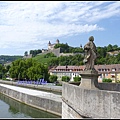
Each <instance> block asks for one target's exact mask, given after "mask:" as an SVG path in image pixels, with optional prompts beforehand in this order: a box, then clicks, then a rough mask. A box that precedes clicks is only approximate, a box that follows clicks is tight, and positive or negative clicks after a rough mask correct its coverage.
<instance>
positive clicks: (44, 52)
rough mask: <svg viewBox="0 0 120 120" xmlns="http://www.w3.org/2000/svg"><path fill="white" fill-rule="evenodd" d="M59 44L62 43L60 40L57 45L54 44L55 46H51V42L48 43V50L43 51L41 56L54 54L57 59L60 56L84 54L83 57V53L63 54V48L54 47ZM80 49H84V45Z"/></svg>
mask: <svg viewBox="0 0 120 120" xmlns="http://www.w3.org/2000/svg"><path fill="white" fill-rule="evenodd" d="M59 43H60V41H59V40H58V39H57V40H56V43H53V44H51V42H50V41H49V42H48V49H42V53H40V54H47V53H50V52H52V53H53V54H54V55H56V56H57V57H59V56H69V55H76V54H82V55H83V53H63V52H62V49H61V48H57V49H55V48H54V46H55V45H56V44H59ZM80 48H82V45H80ZM40 54H39V55H40Z"/></svg>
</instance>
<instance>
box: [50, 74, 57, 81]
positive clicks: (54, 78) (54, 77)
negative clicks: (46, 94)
mask: <svg viewBox="0 0 120 120" xmlns="http://www.w3.org/2000/svg"><path fill="white" fill-rule="evenodd" d="M57 78H58V77H57V76H56V75H50V77H49V81H50V82H52V83H54V82H56V81H57Z"/></svg>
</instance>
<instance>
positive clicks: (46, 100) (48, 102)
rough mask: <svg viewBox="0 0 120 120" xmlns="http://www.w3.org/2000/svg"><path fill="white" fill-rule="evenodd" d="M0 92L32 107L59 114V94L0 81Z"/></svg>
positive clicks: (60, 100) (60, 102) (60, 110)
mask: <svg viewBox="0 0 120 120" xmlns="http://www.w3.org/2000/svg"><path fill="white" fill-rule="evenodd" d="M0 93H2V94H4V95H6V96H9V97H11V98H13V99H15V100H17V101H19V102H22V103H24V104H27V105H30V106H32V107H35V108H38V109H41V110H44V111H47V112H50V113H52V114H55V115H59V116H61V114H62V99H61V95H56V94H54V93H51V92H44V91H40V90H33V89H29V88H23V87H19V86H15V85H8V84H5V83H4V84H2V83H0Z"/></svg>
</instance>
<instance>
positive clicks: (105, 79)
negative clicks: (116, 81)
mask: <svg viewBox="0 0 120 120" xmlns="http://www.w3.org/2000/svg"><path fill="white" fill-rule="evenodd" d="M102 82H112V80H111V79H107V78H104V79H102Z"/></svg>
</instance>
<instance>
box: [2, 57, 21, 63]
mask: <svg viewBox="0 0 120 120" xmlns="http://www.w3.org/2000/svg"><path fill="white" fill-rule="evenodd" d="M21 58H23V56H19V55H18V56H15V55H13V56H10V55H0V64H6V63H10V62H12V61H14V60H17V59H21Z"/></svg>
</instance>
